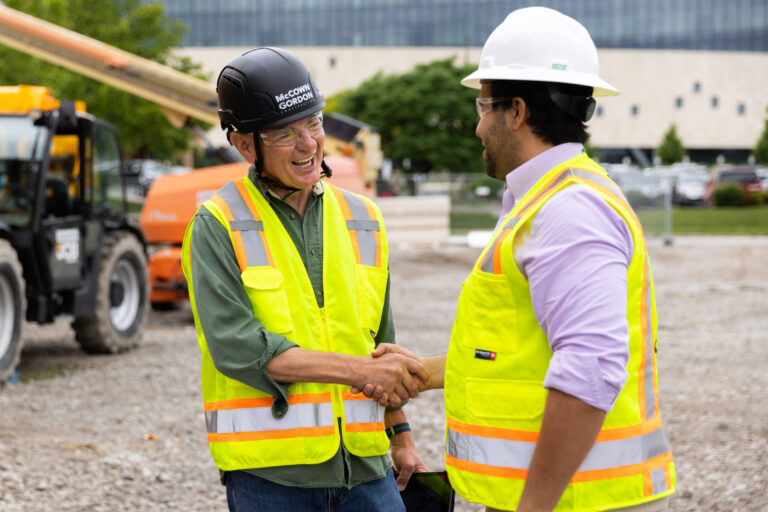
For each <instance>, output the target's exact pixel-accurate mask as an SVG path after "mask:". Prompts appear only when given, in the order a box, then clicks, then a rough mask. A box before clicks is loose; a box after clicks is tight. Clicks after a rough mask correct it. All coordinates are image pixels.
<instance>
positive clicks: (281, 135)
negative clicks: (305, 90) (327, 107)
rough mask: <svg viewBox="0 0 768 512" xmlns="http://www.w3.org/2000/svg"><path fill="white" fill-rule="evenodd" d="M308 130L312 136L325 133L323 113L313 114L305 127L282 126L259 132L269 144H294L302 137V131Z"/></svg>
mask: <svg viewBox="0 0 768 512" xmlns="http://www.w3.org/2000/svg"><path fill="white" fill-rule="evenodd" d="M304 132H307V133H308V134H309V136H310V137H317V136H318V135H320V134H322V133H323V113H322V112H317V113H315V114H312V115H311V116H310V117H309V119H308V120H307V122H306V123H305V124H304V126H303V127H300V126H283V127H282V128H271V129H269V130H264V131H262V132H259V137H261V140H262V141H264V144H265V145H267V146H280V147H286V146H293V145H294V144H296V143H297V142H299V139H301V135H302V133H304Z"/></svg>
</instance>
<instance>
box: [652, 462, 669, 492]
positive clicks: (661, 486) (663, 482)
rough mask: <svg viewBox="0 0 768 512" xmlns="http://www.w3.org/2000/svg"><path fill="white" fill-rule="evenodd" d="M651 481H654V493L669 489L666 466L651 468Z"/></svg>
mask: <svg viewBox="0 0 768 512" xmlns="http://www.w3.org/2000/svg"><path fill="white" fill-rule="evenodd" d="M651 482H652V483H653V491H652V492H653V494H659V493H660V492H664V491H666V490H667V477H666V476H665V475H664V468H656V469H652V470H651Z"/></svg>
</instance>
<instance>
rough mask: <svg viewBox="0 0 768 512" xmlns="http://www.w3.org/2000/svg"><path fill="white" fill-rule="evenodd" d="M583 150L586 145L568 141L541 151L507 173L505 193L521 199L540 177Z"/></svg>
mask: <svg viewBox="0 0 768 512" xmlns="http://www.w3.org/2000/svg"><path fill="white" fill-rule="evenodd" d="M582 151H584V146H582V145H581V144H579V143H578V142H566V143H564V144H559V145H557V146H554V147H551V148H549V149H548V150H546V151H544V152H543V153H539V154H538V155H536V156H535V157H533V158H531V159H530V160H528V161H527V162H525V163H524V164H523V165H521V166H519V167H517V168H515V169H513V170H512V171H510V172H509V174H507V177H506V190H505V191H504V193H505V195H506V194H507V193H509V194H512V196H513V197H514V198H515V199H516V200H517V199H520V198H521V197H523V196H524V195H525V193H526V192H528V191H529V190H530V189H531V187H532V186H533V185H534V184H535V183H536V182H537V181H539V178H541V177H542V176H544V175H545V174H546V173H547V172H549V171H550V170H552V169H553V168H554V167H556V166H557V165H559V164H561V163H563V162H565V161H566V160H570V159H571V158H574V157H576V156H578V155H579V154H580V153H581V152H582Z"/></svg>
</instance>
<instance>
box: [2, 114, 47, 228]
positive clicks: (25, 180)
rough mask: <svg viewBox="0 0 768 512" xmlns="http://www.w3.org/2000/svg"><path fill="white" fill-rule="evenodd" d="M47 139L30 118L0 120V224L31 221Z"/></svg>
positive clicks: (19, 223) (20, 117) (45, 131)
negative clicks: (0, 222)
mask: <svg viewBox="0 0 768 512" xmlns="http://www.w3.org/2000/svg"><path fill="white" fill-rule="evenodd" d="M47 136H48V129H47V128H45V127H44V126H36V125H35V124H34V119H32V118H31V117H26V116H3V117H0V221H2V222H4V223H6V224H12V225H25V224H27V223H29V221H30V220H31V218H32V212H33V211H34V200H35V190H37V184H38V179H39V176H40V168H41V162H42V160H43V154H44V151H45V143H46V140H47Z"/></svg>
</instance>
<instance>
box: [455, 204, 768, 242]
mask: <svg viewBox="0 0 768 512" xmlns="http://www.w3.org/2000/svg"><path fill="white" fill-rule="evenodd" d="M637 216H638V217H639V218H640V222H641V223H642V224H643V228H644V229H645V231H646V233H648V234H662V233H663V232H664V210H663V209H657V210H638V212H637ZM497 218H498V217H497V216H496V215H495V214H491V213H485V212H464V211H452V212H451V234H454V235H463V234H466V233H467V231H472V230H485V229H493V227H494V226H495V225H496V220H497ZM672 234H674V235H705V234H706V235H768V205H760V206H742V207H733V208H675V209H674V210H673V211H672Z"/></svg>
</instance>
